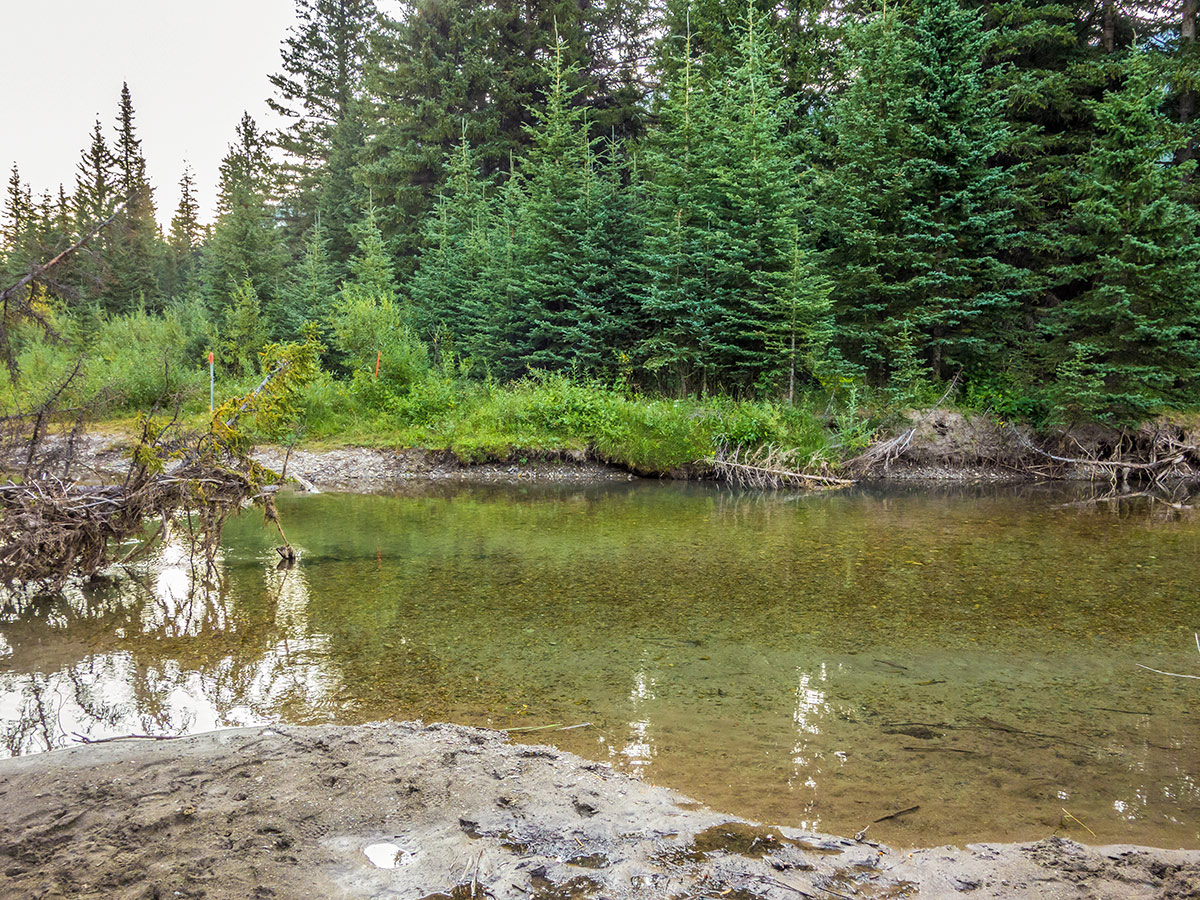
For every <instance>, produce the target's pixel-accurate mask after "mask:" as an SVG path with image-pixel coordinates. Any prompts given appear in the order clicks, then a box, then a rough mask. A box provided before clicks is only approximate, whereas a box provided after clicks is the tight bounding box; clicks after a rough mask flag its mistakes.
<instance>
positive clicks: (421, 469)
mask: <svg viewBox="0 0 1200 900" xmlns="http://www.w3.org/2000/svg"><path fill="white" fill-rule="evenodd" d="M47 440H48V442H49V443H50V444H52V445H54V444H63V443H65V439H64V438H62V437H56V436H53V435H52V436H51V437H50V438H48V439H47ZM1122 440H1124V441H1125V446H1124V447H1122V445H1121V441H1122ZM378 443H379V442H378V441H376V442H373V445H369V446H364V445H354V444H352V443H346V444H338V443H336V442H330V441H323V442H321V443H308V444H302V445H301V446H299V447H292V448H287V447H282V446H278V445H271V444H264V445H261V446H259V447H258V449H257V450H256V451H255V453H254V458H255V459H256V460H257V461H258V462H260V463H262V464H264V465H266V466H269V467H271V468H273V469H275V470H276V471H285V472H286V474H287V475H288V476H290V477H291V478H292V479H293V480H295V481H296V482H297V483H298V484H299V485H300V486H301V487H302V488H304V489H312V488H316V489H319V490H340V491H353V492H360V493H375V492H380V491H388V490H390V489H392V488H394V487H395V486H397V485H400V484H404V483H411V482H421V481H424V482H451V483H453V482H462V483H475V484H521V483H530V482H541V483H565V484H576V483H578V484H590V483H602V482H612V481H631V480H634V479H636V478H667V479H682V480H693V479H704V478H708V477H711V476H712V473H711V471H710V470H709V469H708V468H707V467H706V466H705V465H704V464H703V463H702V462H699V461H698V462H695V463H692V464H688V465H679V466H674V467H672V468H666V469H661V470H660V469H655V468H653V467H651V468H649V469H644V468H637V467H631V466H629V465H626V464H624V463H620V462H616V461H614V460H613V459H611V458H609V457H607V456H606V455H605V454H603V453H602V452H600V451H599V450H597V449H596V448H594V447H588V446H573V447H569V448H564V447H561V446H560V447H546V446H544V445H538V446H532V447H517V446H510V447H505V448H503V450H496V451H495V452H492V453H490V454H485V455H479V456H465V457H464V456H462V455H460V454H459V453H457V452H455V451H454V450H452V449H449V448H424V447H400V448H396V447H386V446H379V445H378ZM1197 443H1200V429H1193V428H1191V426H1188V425H1185V424H1178V423H1165V422H1164V423H1157V424H1154V425H1147V426H1145V427H1144V428H1143V429H1141V430H1140V431H1139V432H1137V433H1135V434H1133V435H1129V436H1126V437H1125V438H1124V439H1122V438H1121V436H1120V435H1119V433H1117V432H1112V431H1108V430H1104V429H1100V428H1095V427H1093V428H1089V429H1074V430H1070V431H1063V432H1061V433H1058V434H1055V435H1053V436H1051V437H1050V439H1049V440H1047V439H1045V438H1043V439H1041V440H1039V439H1038V436H1037V435H1035V434H1034V433H1033V432H1032V430H1031V429H1028V428H1025V427H1022V426H1014V425H1010V424H1005V423H1002V422H998V421H996V420H994V419H990V418H988V417H985V416H969V415H964V414H963V413H960V412H956V411H953V410H926V411H923V412H920V413H917V412H913V413H911V414H910V415H909V416H908V418H907V420H906V424H905V425H904V426H903V427H901V428H899V429H898V430H897V431H896V432H895V434H894V435H892V436H890V437H888V438H884V439H880V440H878V441H876V442H875V443H874V444H873V445H872V447H871V448H870V449H868V450H867V451H865V452H864V453H863V454H859V456H858V457H857V458H856V459H852V460H848V461H845V462H844V463H843V464H842V465H844V467H845V474H847V475H849V476H851V477H857V478H860V479H861V480H864V481H882V482H888V481H930V482H944V483H972V482H980V483H1004V482H1014V483H1015V482H1027V481H1031V480H1042V479H1047V478H1050V479H1063V480H1089V479H1093V480H1099V481H1101V482H1109V481H1120V480H1121V478H1122V476H1124V477H1125V479H1126V480H1129V481H1131V482H1132V483H1134V484H1136V483H1137V482H1138V481H1139V479H1143V477H1144V476H1146V475H1148V474H1149V475H1153V474H1155V473H1154V472H1146V471H1143V470H1142V469H1141V468H1139V467H1144V466H1147V465H1154V464H1155V461H1162V460H1164V459H1170V458H1171V457H1169V456H1164V455H1163V453H1161V452H1159V451H1160V450H1162V449H1163V448H1164V447H1167V449H1168V450H1169V448H1170V447H1172V446H1173V447H1178V448H1183V449H1182V451H1180V452H1177V455H1179V456H1180V457H1181V459H1180V460H1179V464H1178V465H1177V466H1176V467H1175V468H1176V471H1174V472H1173V473H1172V478H1171V479H1170V480H1171V481H1172V482H1173V483H1178V482H1180V481H1187V480H1194V479H1195V477H1196V475H1197V474H1198V473H1200V468H1198V467H1197V464H1198V462H1200V456H1197V454H1196V453H1195V452H1194V451H1193V450H1192V449H1189V448H1194V446H1195V445H1196V444H1197ZM1039 444H1040V445H1041V446H1038V445H1039ZM131 448H132V438H131V432H130V431H129V429H128V428H127V427H122V425H120V424H116V425H114V424H108V425H103V424H102V425H100V426H98V427H97V428H95V429H93V430H92V431H91V432H89V433H88V434H85V435H82V436H79V437H77V438H76V439H75V444H74V446H73V449H72V454H73V459H74V464H73V466H74V469H73V470H74V471H75V472H76V473H77V474H82V475H84V476H85V477H90V478H96V479H98V480H112V479H114V478H119V477H121V476H123V475H124V473H125V471H126V467H127V465H128V455H129V451H130V449H131ZM1035 448H1036V449H1035ZM1047 448H1048V449H1047ZM1122 450H1124V452H1125V457H1124V458H1125V459H1126V460H1127V461H1126V464H1125V465H1124V466H1122V465H1117V464H1114V463H1113V462H1112V460H1113V459H1116V458H1121V452H1122ZM1066 454H1074V455H1073V456H1070V457H1069V456H1067V455H1066ZM1072 459H1074V460H1076V461H1075V462H1070V461H1069V460H1072ZM12 462H13V463H14V464H15V465H16V466H17V467H18V468H19V465H20V462H21V460H13V461H12Z"/></svg>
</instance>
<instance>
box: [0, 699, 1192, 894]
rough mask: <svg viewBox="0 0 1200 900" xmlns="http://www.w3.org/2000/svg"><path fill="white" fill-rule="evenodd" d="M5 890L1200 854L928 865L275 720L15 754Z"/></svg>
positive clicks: (758, 874) (469, 881)
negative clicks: (267, 725) (182, 735)
mask: <svg viewBox="0 0 1200 900" xmlns="http://www.w3.org/2000/svg"><path fill="white" fill-rule="evenodd" d="M0 873H2V878H0V894H2V895H3V896H4V897H5V898H11V900H17V898H43V897H79V898H90V897H104V898H122V900H123V898H129V900H133V898H138V900H142V898H163V900H165V898H173V897H187V898H207V900H233V898H238V900H242V898H268V897H275V898H308V897H318V896H321V897H329V898H340V897H347V898H349V897H357V898H367V897H370V898H393V900H439V898H467V897H472V896H475V897H485V896H486V897H492V898H496V900H515V898H529V897H535V898H540V900H567V898H597V900H599V898H610V900H627V898H701V897H725V898H730V900H734V898H736V900H783V898H793V900H794V898H797V897H802V898H846V897H871V898H896V897H907V896H913V897H917V896H919V897H922V898H941V897H959V896H970V897H972V898H1016V900H1020V898H1030V900H1032V898H1038V900H1056V898H1062V900H1066V898H1096V900H1128V898H1161V900H1184V898H1195V897H1197V896H1200V851H1166V850H1152V849H1146V848H1136V847H1129V846H1110V847H1095V848H1089V847H1084V846H1081V845H1079V844H1076V843H1073V842H1071V841H1066V840H1061V839H1052V840H1047V841H1041V842H1038V843H1034V844H995V845H969V846H967V847H965V848H954V847H940V848H934V849H926V850H916V851H913V852H911V853H908V852H903V851H895V850H892V849H890V848H888V847H885V846H881V845H878V844H874V843H870V842H869V841H867V840H866V839H862V840H855V839H853V838H842V837H834V836H830V835H823V834H814V833H807V832H801V831H799V830H796V829H792V828H788V827H764V826H760V825H756V824H754V823H750V822H746V821H744V820H740V819H736V818H734V817H730V816H726V815H722V814H721V813H719V812H716V811H713V810H710V809H708V808H706V807H703V806H701V805H700V804H697V803H694V802H692V801H689V800H688V799H687V798H685V797H683V796H682V795H680V794H678V793H675V792H673V791H670V790H667V789H665V788H660V787H654V786H652V785H649V784H646V783H644V782H641V781H638V780H635V779H631V778H628V777H626V776H623V775H619V774H616V773H613V772H612V771H611V770H610V769H609V768H607V767H606V766H604V765H602V764H598V763H589V762H587V761H585V760H583V759H581V758H579V757H576V756H573V755H572V754H569V753H564V752H561V751H558V750H554V749H551V748H547V747H536V746H528V745H522V744H513V743H510V742H509V741H508V738H507V736H506V735H504V734H503V733H502V732H494V731H485V730H480V729H472V728H465V727H459V726H451V725H432V726H425V725H422V724H421V723H382V724H378V725H369V726H360V727H334V726H320V727H310V728H304V727H280V726H276V727H270V728H250V729H238V730H232V731H220V732H211V733H208V734H202V735H195V736H191V737H186V738H180V739H175V740H165V741H147V740H126V741H113V742H106V743H97V744H90V745H85V746H80V747H75V748H71V749H68V750H61V751H55V752H53V753H49V754H41V755H36V756H29V757H19V758H16V759H9V760H4V761H0Z"/></svg>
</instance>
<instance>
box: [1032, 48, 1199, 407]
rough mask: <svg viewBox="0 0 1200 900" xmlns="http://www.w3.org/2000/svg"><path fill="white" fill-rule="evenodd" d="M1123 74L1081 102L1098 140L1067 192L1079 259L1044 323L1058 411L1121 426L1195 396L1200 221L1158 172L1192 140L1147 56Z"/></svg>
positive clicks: (1132, 59)
mask: <svg viewBox="0 0 1200 900" xmlns="http://www.w3.org/2000/svg"><path fill="white" fill-rule="evenodd" d="M1125 73H1126V77H1125V79H1124V83H1123V84H1122V85H1121V86H1120V87H1119V88H1114V89H1113V90H1110V91H1109V92H1107V93H1106V94H1105V95H1104V97H1103V99H1101V100H1099V101H1095V102H1092V103H1091V104H1089V105H1090V108H1091V110H1092V111H1093V113H1094V115H1095V120H1096V135H1095V139H1094V140H1093V142H1092V146H1091V148H1090V149H1089V151H1088V152H1087V153H1086V154H1085V155H1084V156H1083V157H1082V159H1081V163H1080V172H1079V177H1078V179H1077V180H1076V181H1075V183H1074V185H1073V188H1072V198H1073V204H1072V209H1071V217H1070V220H1069V230H1068V233H1069V235H1070V239H1069V240H1070V247H1069V250H1070V252H1071V256H1072V257H1073V259H1074V260H1075V261H1074V262H1073V263H1072V264H1071V265H1069V266H1068V267H1067V268H1066V270H1065V271H1064V272H1063V273H1062V281H1063V282H1064V283H1065V284H1066V285H1067V286H1068V287H1070V288H1074V293H1073V296H1070V297H1069V298H1068V299H1066V300H1064V301H1063V302H1062V303H1061V304H1060V305H1059V306H1057V307H1055V308H1053V309H1052V310H1050V311H1049V312H1048V314H1047V320H1048V321H1047V330H1048V333H1049V335H1050V336H1051V338H1052V340H1053V341H1054V346H1055V347H1056V348H1057V354H1058V358H1059V360H1060V361H1061V362H1060V364H1059V375H1060V378H1059V379H1058V384H1057V385H1055V387H1054V389H1053V390H1052V391H1051V394H1052V400H1053V401H1054V402H1055V404H1056V406H1057V411H1056V414H1057V415H1058V416H1060V417H1070V416H1071V415H1072V414H1075V415H1083V416H1085V417H1087V418H1093V417H1094V418H1100V419H1103V420H1108V421H1113V422H1116V423H1118V424H1131V423H1136V422H1138V421H1142V420H1144V419H1145V418H1146V417H1148V416H1152V415H1154V414H1155V413H1157V412H1158V411H1160V410H1161V409H1162V408H1164V407H1165V406H1170V405H1172V404H1176V403H1188V402H1192V403H1194V402H1195V398H1196V397H1197V396H1198V395H1200V394H1198V393H1197V391H1198V390H1200V214H1198V213H1197V211H1196V210H1195V209H1194V208H1193V207H1191V206H1190V205H1189V204H1188V203H1187V202H1185V195H1184V187H1183V183H1182V182H1181V180H1180V178H1179V173H1178V171H1177V170H1175V169H1173V168H1171V167H1170V166H1167V165H1164V161H1165V160H1170V159H1171V158H1172V157H1173V156H1174V155H1175V154H1176V153H1177V152H1178V150H1179V149H1180V148H1181V147H1183V146H1184V144H1185V143H1186V141H1187V139H1188V134H1187V132H1186V130H1185V129H1183V128H1181V127H1180V126H1179V125H1177V124H1175V123H1172V122H1171V121H1170V120H1169V118H1168V117H1167V116H1166V115H1165V114H1164V112H1163V110H1162V100H1163V96H1164V90H1165V87H1166V85H1165V84H1164V82H1163V79H1162V76H1161V73H1160V72H1159V71H1156V67H1155V66H1154V64H1153V63H1152V61H1151V60H1150V58H1149V56H1148V55H1147V54H1146V53H1144V52H1140V51H1132V52H1130V53H1129V54H1128V56H1127V58H1126V64H1125ZM1192 165H1194V163H1190V162H1189V163H1187V166H1188V167H1190V166H1192ZM1068 376H1070V377H1068Z"/></svg>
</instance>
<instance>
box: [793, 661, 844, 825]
mask: <svg viewBox="0 0 1200 900" xmlns="http://www.w3.org/2000/svg"><path fill="white" fill-rule="evenodd" d="M796 680H797V683H796V700H795V704H794V706H793V708H792V725H793V729H794V730H795V733H796V739H795V744H794V745H793V746H792V769H791V773H790V775H789V776H788V786H789V787H790V788H792V790H793V791H797V790H799V791H801V792H802V793H801V795H800V796H801V801H800V802H801V809H800V811H799V815H798V820H799V821H798V824H799V826H800V827H801V828H806V829H809V830H811V831H816V830H817V829H818V827H819V825H820V819H819V817H817V816H816V815H815V811H816V805H817V800H816V794H817V778H818V776H820V774H821V771H822V761H823V760H824V759H825V751H824V750H822V749H820V748H821V744H820V743H817V742H815V741H814V740H813V739H814V738H816V737H818V736H819V735H820V734H821V727H822V726H821V719H822V717H823V716H825V715H826V714H827V713H828V712H829V704H828V702H827V701H826V698H825V697H826V692H825V690H824V687H825V684H826V682H827V681H828V680H829V671H828V668H827V666H826V664H825V663H821V665H820V666H819V667H818V668H817V670H816V671H815V672H806V671H804V670H803V669H797V670H796ZM818 685H819V687H818ZM834 755H835V756H836V757H837V759H838V761H839V764H840V763H844V762H845V759H846V757H845V754H844V753H841V752H837V753H835V754H834Z"/></svg>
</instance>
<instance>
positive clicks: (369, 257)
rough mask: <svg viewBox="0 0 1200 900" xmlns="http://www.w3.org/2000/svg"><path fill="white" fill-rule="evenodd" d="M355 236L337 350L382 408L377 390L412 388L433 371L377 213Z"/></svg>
mask: <svg viewBox="0 0 1200 900" xmlns="http://www.w3.org/2000/svg"><path fill="white" fill-rule="evenodd" d="M355 230H356V232H357V234H358V253H357V254H356V255H355V256H354V257H353V258H352V259H351V261H350V277H349V278H348V279H347V281H346V282H345V284H343V285H342V289H341V290H340V291H339V292H338V295H337V299H336V300H335V302H334V308H333V316H332V321H331V322H330V328H331V331H332V333H333V340H332V344H333V348H334V350H335V351H336V352H337V353H338V354H339V355H340V358H339V359H338V362H339V364H340V365H341V366H342V367H344V368H346V369H348V370H349V371H350V372H351V373H353V377H354V379H355V385H356V388H357V389H358V390H359V391H363V392H366V393H367V395H368V397H371V398H373V402H379V401H380V399H381V398H380V397H379V396H378V395H377V394H376V393H375V388H377V387H380V386H383V387H385V388H386V389H388V390H398V389H401V388H405V387H407V386H409V385H410V384H411V383H412V382H413V381H415V380H416V379H417V378H418V377H420V375H421V374H422V373H423V372H424V371H425V370H426V369H427V368H428V356H427V353H426V350H425V345H424V344H423V343H421V342H420V341H419V340H417V338H416V336H415V334H414V333H413V331H412V327H411V321H410V310H408V309H407V308H406V307H404V306H402V305H401V304H400V303H399V302H398V300H397V297H398V293H399V292H398V290H397V286H396V280H395V274H394V272H393V270H392V264H391V260H390V258H389V255H388V253H387V252H386V250H385V249H384V245H383V236H382V235H381V234H380V232H379V226H378V224H377V223H376V221H375V211H374V209H373V208H368V209H367V214H366V217H365V218H364V220H363V221H362V222H360V223H359V225H358V227H357V228H356V229H355ZM376 369H378V378H377V379H376V377H375V374H374V373H375V371H376Z"/></svg>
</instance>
